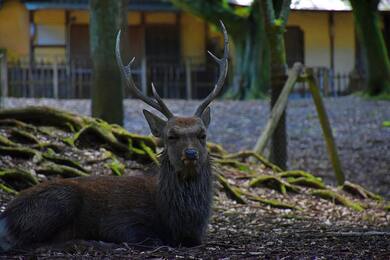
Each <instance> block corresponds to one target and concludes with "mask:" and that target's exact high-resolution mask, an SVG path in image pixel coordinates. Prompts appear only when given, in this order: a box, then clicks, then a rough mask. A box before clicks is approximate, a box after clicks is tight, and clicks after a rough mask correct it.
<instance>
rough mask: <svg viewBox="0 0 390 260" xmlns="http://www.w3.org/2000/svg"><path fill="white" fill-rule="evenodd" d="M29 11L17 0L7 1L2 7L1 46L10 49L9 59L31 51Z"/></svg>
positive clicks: (0, 10)
mask: <svg viewBox="0 0 390 260" xmlns="http://www.w3.org/2000/svg"><path fill="white" fill-rule="evenodd" d="M29 28H30V27H29V17H28V11H27V9H26V8H25V7H24V5H23V4H21V3H20V2H19V1H17V0H8V1H5V3H4V4H3V6H2V8H1V9H0V48H6V49H7V50H8V57H9V59H13V58H18V57H20V56H27V55H28V53H29V48H30V47H29Z"/></svg>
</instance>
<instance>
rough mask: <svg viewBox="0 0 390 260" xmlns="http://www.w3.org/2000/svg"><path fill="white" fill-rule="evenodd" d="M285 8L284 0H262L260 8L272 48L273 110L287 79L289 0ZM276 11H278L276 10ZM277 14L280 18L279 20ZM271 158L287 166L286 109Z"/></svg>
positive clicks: (273, 136) (276, 131)
mask: <svg viewBox="0 0 390 260" xmlns="http://www.w3.org/2000/svg"><path fill="white" fill-rule="evenodd" d="M286 3H287V6H285V7H284V9H283V1H273V7H272V9H270V8H271V5H270V4H267V3H266V2H262V6H261V7H260V10H261V12H262V14H263V17H264V19H265V30H266V32H267V39H268V47H269V49H270V59H271V60H270V61H271V110H272V108H273V107H274V105H275V103H276V101H277V100H278V98H279V95H280V93H281V92H282V90H283V86H284V82H285V81H286V80H287V62H286V49H285V46H284V37H283V36H284V31H285V25H286V23H287V18H288V14H289V3H290V2H289V1H286ZM275 11H276V12H275ZM275 14H276V15H277V17H281V16H282V17H281V18H278V20H281V19H282V21H277V20H276V17H275ZM270 160H271V161H272V162H273V163H275V164H276V165H278V166H279V167H280V168H282V169H286V168H287V131H286V111H284V112H283V114H282V116H281V117H280V120H279V123H278V125H277V126H276V128H275V131H274V133H273V135H272V139H271V153H270Z"/></svg>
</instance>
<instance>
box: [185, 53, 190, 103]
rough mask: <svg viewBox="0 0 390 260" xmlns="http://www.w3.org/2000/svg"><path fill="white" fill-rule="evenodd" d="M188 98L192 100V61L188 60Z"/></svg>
mask: <svg viewBox="0 0 390 260" xmlns="http://www.w3.org/2000/svg"><path fill="white" fill-rule="evenodd" d="M185 63H186V64H185V66H186V98H187V100H190V99H192V79H191V61H190V59H186V62H185Z"/></svg>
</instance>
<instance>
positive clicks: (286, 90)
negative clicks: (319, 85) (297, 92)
mask: <svg viewBox="0 0 390 260" xmlns="http://www.w3.org/2000/svg"><path fill="white" fill-rule="evenodd" d="M302 68H303V66H302V64H301V63H298V62H296V63H295V64H294V66H293V68H292V69H291V71H290V73H289V76H288V78H287V81H286V83H284V86H283V90H282V92H281V93H280V95H279V97H278V99H277V101H276V103H275V105H274V107H273V108H272V110H271V114H270V116H269V119H268V121H267V124H266V125H265V127H264V130H263V132H262V133H261V135H260V137H259V138H258V139H257V142H256V145H255V147H254V148H253V151H254V152H256V153H259V154H262V153H263V152H264V149H265V147H266V146H267V143H268V140H269V139H270V138H271V136H272V134H273V133H274V131H275V128H276V126H277V124H278V123H279V120H280V118H281V116H282V114H283V111H284V109H285V108H286V105H287V102H288V95H289V94H290V92H291V91H292V89H293V87H294V85H295V83H296V82H297V80H298V78H299V75H300V74H301V71H302Z"/></svg>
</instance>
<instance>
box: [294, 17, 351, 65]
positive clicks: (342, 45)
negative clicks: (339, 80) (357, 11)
mask: <svg viewBox="0 0 390 260" xmlns="http://www.w3.org/2000/svg"><path fill="white" fill-rule="evenodd" d="M287 25H291V26H299V27H300V28H301V29H302V30H303V31H304V45H305V51H304V52H305V54H304V55H305V65H306V66H315V67H317V66H319V67H330V39H329V13H328V12H314V11H310V12H309V11H293V12H291V14H290V17H289V20H288V24H287ZM334 48H335V52H334V65H335V71H336V72H349V71H351V70H352V68H353V64H354V59H355V54H354V53H355V33H354V25H353V17H352V13H351V12H335V13H334Z"/></svg>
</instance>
